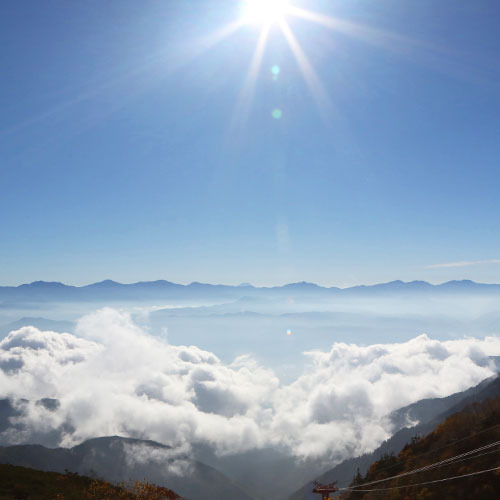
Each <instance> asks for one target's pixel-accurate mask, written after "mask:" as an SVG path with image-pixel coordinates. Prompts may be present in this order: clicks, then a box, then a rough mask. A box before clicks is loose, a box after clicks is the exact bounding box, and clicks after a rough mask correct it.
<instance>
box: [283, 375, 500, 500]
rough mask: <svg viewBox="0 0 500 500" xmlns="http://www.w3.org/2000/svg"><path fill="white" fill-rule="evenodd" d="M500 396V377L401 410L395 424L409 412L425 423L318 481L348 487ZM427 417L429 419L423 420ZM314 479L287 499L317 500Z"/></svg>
mask: <svg viewBox="0 0 500 500" xmlns="http://www.w3.org/2000/svg"><path fill="white" fill-rule="evenodd" d="M498 395H500V377H498V376H495V377H493V378H491V379H487V380H485V381H483V382H481V383H480V384H478V385H477V386H475V387H472V388H470V389H467V390H466V391H463V392H459V393H456V394H452V395H451V396H448V397H446V398H435V399H424V400H421V401H418V402H416V403H414V404H412V405H409V406H407V407H405V408H401V409H400V410H397V411H396V412H393V413H392V414H391V415H390V418H391V419H393V421H394V422H395V423H398V422H399V423H401V422H402V421H404V420H406V416H407V415H408V413H409V414H410V416H411V417H417V416H419V417H420V418H422V421H421V422H420V423H418V424H417V425H415V426H414V427H405V428H402V429H400V430H399V431H398V432H396V433H395V434H394V435H393V436H392V437H391V438H390V439H388V440H387V441H384V442H383V443H382V444H381V445H380V446H379V447H378V448H377V449H376V450H375V451H373V452H372V453H367V454H365V455H362V456H360V457H356V458H351V459H348V460H345V461H343V462H342V463H340V464H338V465H336V466H335V467H334V468H333V469H330V470H328V471H327V472H325V473H323V474H321V475H320V476H319V477H318V478H317V480H318V481H319V482H320V483H324V484H328V483H331V482H333V481H339V484H340V485H341V486H347V485H348V484H349V483H350V481H351V480H352V478H353V477H354V475H355V474H356V471H357V469H359V470H360V472H361V474H364V473H365V472H366V471H367V470H368V467H369V466H370V464H372V463H373V462H375V461H376V460H378V459H379V458H380V457H382V456H384V455H388V454H389V455H390V454H391V453H399V451H400V450H401V449H402V448H403V447H404V446H405V445H406V444H407V443H409V442H410V441H411V440H412V438H414V437H415V436H425V435H427V434H428V433H430V432H432V431H433V429H434V428H435V427H436V426H437V425H438V424H439V423H440V422H442V421H443V420H445V419H446V418H447V417H448V416H450V415H452V414H454V413H457V412H459V411H461V410H463V409H464V408H465V407H466V406H467V405H470V404H472V403H478V402H482V401H485V400H486V399H489V398H493V397H497V396H498ZM425 418H427V420H423V419H425ZM312 488H313V484H312V480H311V481H310V482H309V483H307V484H306V485H304V486H303V487H302V488H300V489H299V490H297V491H296V492H295V493H293V494H292V495H290V496H289V497H288V500H315V499H316V498H317V495H314V494H313V493H312Z"/></svg>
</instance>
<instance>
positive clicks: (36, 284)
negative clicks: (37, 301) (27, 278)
mask: <svg viewBox="0 0 500 500" xmlns="http://www.w3.org/2000/svg"><path fill="white" fill-rule="evenodd" d="M28 287H29V288H65V287H68V285H65V284H64V283H61V282H60V281H41V280H39V281H33V282H31V283H25V284H23V285H19V288H28Z"/></svg>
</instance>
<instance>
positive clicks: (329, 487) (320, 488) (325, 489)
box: [313, 481, 339, 500]
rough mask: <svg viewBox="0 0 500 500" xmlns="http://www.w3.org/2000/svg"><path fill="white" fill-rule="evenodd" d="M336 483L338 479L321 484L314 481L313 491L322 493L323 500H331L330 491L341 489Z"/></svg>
mask: <svg viewBox="0 0 500 500" xmlns="http://www.w3.org/2000/svg"><path fill="white" fill-rule="evenodd" d="M336 484H337V481H334V482H333V483H330V484H320V483H318V482H316V481H314V489H313V493H320V494H321V500H330V493H335V492H336V491H339V489H338V488H337V487H336V486H335V485H336Z"/></svg>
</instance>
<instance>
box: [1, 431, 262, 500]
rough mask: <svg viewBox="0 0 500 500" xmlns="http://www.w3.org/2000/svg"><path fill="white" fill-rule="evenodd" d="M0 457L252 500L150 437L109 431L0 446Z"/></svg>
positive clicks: (210, 496) (198, 495)
mask: <svg viewBox="0 0 500 500" xmlns="http://www.w3.org/2000/svg"><path fill="white" fill-rule="evenodd" d="M0 463H4V464H11V465H18V466H23V467H32V468H35V469H40V470H45V471H53V472H64V471H65V470H69V471H71V472H77V473H79V474H84V475H90V476H96V475H97V476H98V477H100V478H103V479H105V480H107V481H111V482H113V483H117V482H121V481H129V480H136V479H137V480H143V479H146V480H147V481H149V482H151V483H154V484H157V485H159V486H166V487H168V488H171V489H173V490H175V491H177V492H178V493H179V494H180V495H182V496H184V497H187V498H189V499H190V500H220V499H222V498H230V499H242V500H254V497H252V496H251V495H250V494H248V493H246V492H245V491H243V490H242V489H241V488H240V487H238V486H237V485H236V484H235V483H233V482H232V481H231V480H230V479H229V478H228V477H226V476H225V475H224V474H222V473H220V472H218V471H217V470H215V469H214V468H212V467H209V466H208V465H205V464H203V463H201V462H198V461H196V460H193V459H191V458H190V457H189V456H187V455H185V454H179V453H177V452H176V451H175V450H174V449H172V448H171V447H168V446H165V445H162V444H159V443H155V442H153V441H142V440H137V439H129V438H122V437H117V436H113V437H103V438H96V439H90V440H88V441H85V442H84V443H82V444H80V445H78V446H75V447H73V448H70V449H67V448H55V449H50V448H45V447H43V446H40V445H19V446H8V447H0Z"/></svg>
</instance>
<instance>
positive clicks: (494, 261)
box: [426, 259, 500, 269]
mask: <svg viewBox="0 0 500 500" xmlns="http://www.w3.org/2000/svg"><path fill="white" fill-rule="evenodd" d="M485 264H500V259H489V260H461V261H458V262H445V263H444V264H432V265H430V266H426V269H440V268H448V267H470V266H481V265H485Z"/></svg>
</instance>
